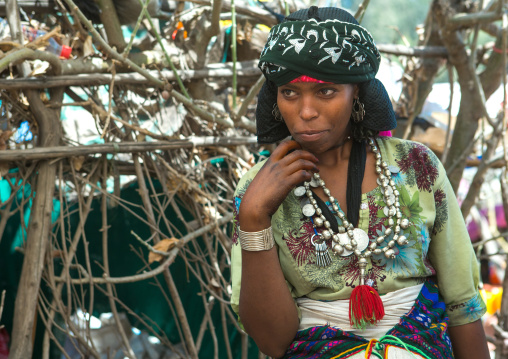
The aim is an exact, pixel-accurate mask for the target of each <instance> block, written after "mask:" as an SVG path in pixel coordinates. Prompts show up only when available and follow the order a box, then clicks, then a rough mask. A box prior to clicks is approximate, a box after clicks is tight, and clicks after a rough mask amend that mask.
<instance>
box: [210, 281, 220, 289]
mask: <svg viewBox="0 0 508 359" xmlns="http://www.w3.org/2000/svg"><path fill="white" fill-rule="evenodd" d="M210 285H211V286H212V287H214V288H215V289H220V285H219V283H217V281H216V280H215V278H212V279H210Z"/></svg>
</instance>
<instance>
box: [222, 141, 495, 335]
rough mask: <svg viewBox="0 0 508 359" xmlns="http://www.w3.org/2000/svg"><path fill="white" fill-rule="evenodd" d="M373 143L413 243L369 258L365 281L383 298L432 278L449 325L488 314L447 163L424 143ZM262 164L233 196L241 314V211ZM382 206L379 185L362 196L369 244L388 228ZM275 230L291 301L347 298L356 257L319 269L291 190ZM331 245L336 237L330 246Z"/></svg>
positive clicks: (363, 224)
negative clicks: (392, 183)
mask: <svg viewBox="0 0 508 359" xmlns="http://www.w3.org/2000/svg"><path fill="white" fill-rule="evenodd" d="M376 141H377V143H378V146H379V148H380V151H381V154H382V157H383V160H384V161H386V162H387V164H388V165H389V168H390V170H391V172H392V179H393V180H394V181H395V184H396V187H397V189H398V191H399V192H400V195H399V201H400V209H401V212H402V218H407V219H408V220H409V222H410V226H409V227H408V228H407V229H402V230H401V234H403V235H405V236H406V237H407V239H408V241H409V243H408V244H407V245H404V246H400V245H398V244H396V245H395V247H394V250H395V252H396V253H397V256H396V257H395V258H394V259H387V258H385V257H384V255H382V254H381V255H373V256H372V257H370V258H368V264H367V269H366V282H367V283H368V284H370V285H372V286H373V287H374V288H376V289H377V291H378V292H379V293H380V294H381V295H382V294H385V293H388V292H392V291H394V290H397V289H402V288H405V287H409V286H413V285H417V284H421V283H423V282H425V281H426V280H427V279H428V278H430V277H432V278H435V280H436V281H437V283H438V286H439V291H440V294H441V295H442V296H443V299H444V303H445V304H446V311H447V314H448V316H449V317H450V325H451V326H455V325H462V324H466V323H470V322H473V321H476V320H477V319H479V318H480V317H481V316H482V315H483V314H484V312H485V310H486V308H485V304H484V303H483V301H482V299H481V297H480V294H479V291H478V282H479V273H478V265H477V260H476V257H475V254H474V252H473V249H472V246H471V241H470V239H469V236H468V233H467V230H466V227H465V225H464V220H463V217H462V214H461V212H460V209H459V207H458V204H457V200H456V198H455V195H454V193H453V190H452V188H451V186H450V183H449V181H448V179H447V177H446V173H445V170H444V168H443V166H442V164H441V163H440V161H439V160H438V159H437V157H436V156H435V155H434V154H433V153H432V152H431V151H430V150H429V149H428V148H427V147H425V146H423V145H421V144H418V143H415V142H411V141H405V140H401V139H396V138H390V137H378V138H376ZM262 164H263V163H260V164H258V165H256V166H255V167H253V168H252V169H251V170H250V171H249V172H248V173H247V174H246V175H245V176H244V177H243V178H242V180H241V181H240V183H239V185H238V187H237V190H236V194H235V199H234V201H235V207H236V213H235V219H234V229H233V235H232V239H233V249H232V281H233V283H232V284H233V293H232V297H231V304H232V307H233V309H234V310H235V311H236V312H237V313H238V299H239V293H240V285H241V248H240V246H239V243H238V234H237V225H236V224H237V220H238V210H239V208H240V203H241V198H242V196H243V194H244V193H245V190H246V188H247V187H248V185H249V183H250V182H251V181H252V179H253V178H254V176H255V175H256V173H257V172H258V170H259V168H260V167H261V166H262ZM384 208H385V203H384V197H383V195H382V192H381V190H380V188H379V187H378V188H376V189H374V190H372V191H370V192H368V193H364V194H362V204H361V206H360V217H359V223H358V227H359V228H361V229H363V230H364V231H365V232H366V233H368V235H369V238H370V240H371V241H374V240H375V238H376V237H377V236H379V235H380V234H381V233H383V232H384V230H385V229H386V228H388V227H389V225H388V217H387V214H386V213H385V211H384ZM337 220H338V221H339V223H340V219H338V218H337ZM272 228H273V233H274V237H275V242H276V245H277V248H278V253H279V259H280V263H281V268H282V271H283V273H284V276H285V278H286V281H287V284H288V287H289V289H290V291H291V294H292V296H293V297H294V298H297V297H303V296H306V297H308V298H311V299H315V300H327V301H329V300H337V299H348V298H349V297H350V295H351V291H352V290H353V288H354V287H355V286H356V285H358V280H359V274H360V271H359V268H358V262H357V258H356V256H354V255H352V256H348V257H341V256H334V255H331V257H332V263H331V265H330V266H328V267H325V268H321V267H318V266H316V264H315V261H316V257H315V253H314V246H313V245H312V244H311V242H310V238H311V236H312V234H313V233H314V232H313V228H312V223H311V221H310V219H309V218H307V217H304V216H303V214H302V211H301V207H300V201H299V199H298V198H297V197H296V196H295V195H294V194H293V193H291V194H289V195H288V197H287V198H286V199H285V201H284V202H283V203H282V204H281V206H280V207H279V209H278V211H277V212H276V213H275V214H274V215H273V217H272ZM318 230H319V229H318ZM392 236H393V234H392ZM388 240H389V239H388ZM385 243H386V242H385ZM385 243H383V244H382V245H381V247H383V246H384V245H386V244H385ZM330 244H331V240H330V242H329V243H328V248H330ZM330 254H331V252H330Z"/></svg>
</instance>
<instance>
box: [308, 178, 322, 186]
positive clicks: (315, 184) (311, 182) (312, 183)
mask: <svg viewBox="0 0 508 359" xmlns="http://www.w3.org/2000/svg"><path fill="white" fill-rule="evenodd" d="M310 185H311V187H314V188H317V187H319V186H320V185H321V184H320V181H319V180H318V179H316V178H315V177H312V179H311V180H310Z"/></svg>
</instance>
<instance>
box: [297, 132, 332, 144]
mask: <svg viewBox="0 0 508 359" xmlns="http://www.w3.org/2000/svg"><path fill="white" fill-rule="evenodd" d="M325 132H326V131H302V132H297V137H299V138H301V139H302V140H303V141H306V142H307V141H308V142H310V141H316V140H318V139H319V138H321V137H322V136H323V135H324V134H325Z"/></svg>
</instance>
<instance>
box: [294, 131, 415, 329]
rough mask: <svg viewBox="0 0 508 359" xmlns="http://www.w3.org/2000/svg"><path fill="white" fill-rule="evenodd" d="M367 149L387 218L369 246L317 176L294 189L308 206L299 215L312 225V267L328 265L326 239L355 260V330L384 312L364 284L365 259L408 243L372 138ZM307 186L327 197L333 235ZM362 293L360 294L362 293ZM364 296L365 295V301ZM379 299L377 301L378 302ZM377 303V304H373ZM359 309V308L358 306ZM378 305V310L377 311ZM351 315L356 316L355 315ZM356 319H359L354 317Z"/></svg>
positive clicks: (390, 254) (389, 253) (387, 253)
mask: <svg viewBox="0 0 508 359" xmlns="http://www.w3.org/2000/svg"><path fill="white" fill-rule="evenodd" d="M368 143H369V146H370V148H371V149H372V152H373V153H374V155H375V158H376V173H377V175H378V183H379V184H380V186H381V187H382V192H383V197H384V202H385V204H386V206H385V208H384V209H383V210H384V213H385V214H386V215H387V216H388V225H389V227H388V228H387V229H386V230H385V231H384V233H383V234H382V235H381V236H379V237H377V238H376V239H375V240H374V241H373V242H372V243H370V244H369V242H370V239H369V236H368V235H367V233H366V232H365V231H364V230H363V229H360V228H354V226H353V224H352V223H350V222H349V221H348V220H347V218H346V215H345V214H344V212H343V211H342V210H341V209H340V208H339V206H338V202H337V201H336V199H335V198H334V197H333V196H332V195H331V193H330V190H329V189H328V188H327V187H326V186H325V182H324V181H323V179H321V177H320V176H319V174H318V173H315V174H314V175H313V178H312V179H311V181H310V182H304V184H303V186H299V187H297V188H296V189H295V190H294V193H295V195H296V196H298V197H303V196H306V197H307V199H308V203H306V204H304V205H303V207H302V212H303V214H304V215H305V216H307V217H309V218H311V220H312V223H313V226H314V234H313V235H312V237H311V243H312V245H313V246H314V249H315V253H316V265H317V266H318V267H326V266H328V265H330V264H331V263H332V259H331V257H330V253H329V251H328V246H327V244H326V240H329V239H330V238H331V239H332V248H331V249H332V251H333V253H334V254H335V255H340V256H342V257H346V256H349V255H351V254H354V255H355V256H356V257H357V258H358V266H359V269H360V280H359V281H360V283H359V285H358V286H356V288H355V289H354V290H353V293H352V294H351V297H352V298H356V299H357V301H358V302H359V303H357V305H356V307H355V303H352V302H351V301H350V321H351V325H352V326H355V327H365V325H366V324H367V323H371V324H374V323H375V322H377V321H379V320H381V318H382V317H383V316H384V309H383V307H382V301H381V299H380V298H379V294H378V293H377V292H376V291H375V290H374V289H373V288H372V287H371V286H370V285H365V269H366V267H367V258H369V257H370V256H372V255H373V254H382V253H384V256H385V257H386V258H389V259H390V258H391V259H393V258H395V256H396V253H395V251H394V250H393V247H394V246H395V243H397V244H399V245H401V246H402V245H406V244H407V243H408V240H407V238H406V236H404V235H401V234H400V231H401V229H406V228H408V227H409V221H408V220H407V219H402V213H401V212H400V202H399V191H398V190H397V188H396V187H395V182H394V181H393V179H391V171H390V169H389V168H388V167H389V166H388V165H387V163H386V162H385V161H383V159H382V157H381V152H380V151H379V148H378V147H377V146H376V142H375V141H374V139H372V138H369V141H368ZM311 187H314V188H317V187H321V188H323V192H324V193H325V195H326V196H327V197H328V201H329V203H330V204H331V206H332V209H333V213H334V214H336V215H337V216H338V217H339V218H340V220H341V222H342V224H341V225H339V226H338V233H334V231H333V230H332V228H331V224H330V222H329V221H328V220H327V219H326V217H325V216H324V214H323V211H322V209H321V208H319V206H318V203H317V201H316V199H315V198H314V194H313V192H312V190H311ZM316 227H317V228H320V227H324V229H323V230H322V232H321V233H318V232H317V230H316ZM392 233H393V238H392V239H390V240H389V241H388V243H386V245H385V246H384V247H383V248H378V246H380V245H381V244H383V242H385V241H386V240H387V238H388V237H389V236H390V235H391V234H392ZM362 293H363V294H362ZM365 296H368V298H366V297H365ZM376 298H377V299H376ZM378 299H379V300H378ZM363 301H367V302H368V303H374V304H372V305H371V307H372V308H370V309H369V308H363V306H364V305H363V304H362V302H363ZM378 301H379V302H380V303H381V304H379V303H377V302H378ZM358 305H359V306H360V308H359V307H358ZM379 305H380V308H378V307H379ZM355 313H356V314H357V315H355ZM356 317H359V318H356Z"/></svg>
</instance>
